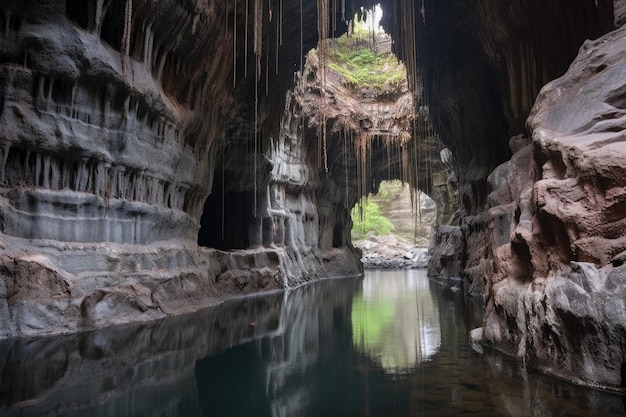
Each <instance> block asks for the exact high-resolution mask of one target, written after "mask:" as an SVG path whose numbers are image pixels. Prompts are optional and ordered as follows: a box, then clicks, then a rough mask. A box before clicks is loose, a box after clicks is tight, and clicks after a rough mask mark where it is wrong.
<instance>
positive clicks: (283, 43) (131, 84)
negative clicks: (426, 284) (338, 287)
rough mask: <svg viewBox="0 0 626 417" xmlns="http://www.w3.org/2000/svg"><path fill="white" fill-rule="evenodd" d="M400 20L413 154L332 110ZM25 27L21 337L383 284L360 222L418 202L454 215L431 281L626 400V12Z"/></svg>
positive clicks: (274, 1) (346, 111) (120, 15)
mask: <svg viewBox="0 0 626 417" xmlns="http://www.w3.org/2000/svg"><path fill="white" fill-rule="evenodd" d="M374 3H380V4H381V6H382V8H383V9H384V10H385V11H387V12H386V13H385V14H384V15H383V20H382V25H383V26H384V27H385V29H386V31H387V32H388V33H390V34H391V35H392V38H393V40H394V45H393V50H394V52H395V53H396V54H397V55H398V57H399V58H400V59H401V60H402V61H403V62H404V64H405V65H406V68H407V72H408V95H407V98H406V99H405V100H406V106H408V107H409V108H411V109H413V117H412V118H410V119H408V120H407V121H404V122H406V125H405V130H404V131H403V134H406V136H405V139H402V137H403V134H400V133H393V132H390V131H389V129H388V128H386V127H384V126H377V125H376V124H375V123H374V120H372V119H371V118H370V119H368V118H365V117H355V114H352V113H351V112H350V108H348V106H347V105H345V104H344V103H342V102H341V101H340V100H339V99H338V98H337V97H332V96H330V97H329V96H328V95H326V94H325V93H326V90H327V89H328V85H329V84H332V83H333V82H334V78H333V77H332V76H330V75H327V74H332V72H328V73H326V72H325V71H323V70H322V71H320V68H322V69H324V68H325V67H326V66H325V61H326V58H327V56H328V53H329V52H328V50H327V48H328V46H327V45H328V43H327V42H325V39H326V38H332V37H339V36H340V35H341V34H343V33H344V32H345V31H346V29H347V24H346V22H345V21H344V18H345V17H347V16H353V15H354V12H355V11H356V10H357V8H359V7H361V6H366V7H369V8H371V7H372V6H373V5H374ZM0 9H1V10H0V34H1V36H2V37H1V39H0V74H1V76H0V92H1V95H0V100H1V101H0V125H1V129H0V164H1V169H0V186H1V187H2V189H1V196H0V232H1V233H2V242H1V243H0V250H1V253H0V255H1V258H0V259H1V265H2V266H1V268H0V277H1V278H2V279H1V282H2V285H1V286H0V316H1V317H2V325H1V328H0V336H2V337H8V336H26V335H37V334H50V333H61V332H72V331H78V330H82V329H91V328H96V327H101V326H106V325H111V324H115V323H123V322H128V321H137V320H148V319H153V318H159V317H163V316H165V315H168V314H176V313H180V312H185V311H190V310H195V309H198V308H201V307H204V306H206V305H209V304H213V303H216V302H218V301H219V300H221V299H223V298H224V297H227V296H234V295H239V294H247V293H252V292H258V291H265V290H271V289H281V288H287V287H293V286H296V285H298V284H300V283H303V282H306V281H309V280H312V279H316V278H321V277H328V276H337V275H353V274H358V273H360V272H361V266H360V263H359V260H358V254H357V253H356V251H355V250H354V249H353V247H352V244H351V242H350V228H351V224H352V221H351V219H350V210H351V208H352V206H353V205H354V203H355V202H356V201H357V200H358V199H359V197H361V196H362V195H365V194H366V193H368V192H370V191H375V190H376V189H377V187H378V184H380V182H381V181H383V180H386V179H402V180H405V181H407V182H408V183H410V184H411V185H412V186H413V187H414V188H420V189H423V190H428V194H429V195H430V196H431V197H433V199H434V200H435V201H436V202H437V206H438V208H439V209H440V210H439V211H438V213H440V214H438V224H439V227H438V229H437V233H436V236H435V238H434V239H433V247H432V255H433V256H432V259H431V264H430V274H431V275H432V276H461V277H463V278H464V279H465V280H466V281H467V283H468V288H469V291H470V292H474V293H479V294H484V297H485V321H484V326H483V340H484V341H485V342H488V343H491V344H494V345H497V346H499V347H502V348H503V349H505V350H508V351H510V352H511V353H513V354H515V355H516V356H518V357H519V358H520V359H524V360H526V361H527V362H529V363H534V364H536V365H538V366H541V367H545V368H546V369H552V370H558V372H560V373H561V374H562V375H563V376H566V377H568V378H574V379H577V380H579V381H581V382H583V383H587V384H592V385H600V386H605V387H611V388H619V387H623V386H624V385H625V384H626V382H625V381H624V380H623V379H624V377H623V374H624V372H623V369H624V363H626V328H625V323H626V316H625V315H626V308H625V305H626V292H625V285H626V284H625V280H626V266H625V265H624V262H623V260H624V258H625V257H626V255H625V253H626V252H624V251H626V239H625V238H624V235H625V233H624V232H625V231H626V219H625V218H626V215H625V212H624V206H625V204H626V191H625V190H626V170H625V167H626V159H625V157H626V155H625V153H626V144H625V143H624V141H626V134H625V133H624V132H625V131H626V121H625V120H626V107H625V102H626V99H625V97H626V73H625V71H626V65H625V63H626V32H625V29H624V28H623V27H622V25H623V24H624V22H625V19H626V18H625V14H626V2H624V1H622V0H614V1H610V0H597V1H596V0H575V1H571V0H547V1H546V0H527V1H508V2H493V1H487V0H476V1H471V2H470V1H467V0H437V1H435V0H423V1H419V2H415V1H408V0H385V1H376V2H374V1H368V0H350V1H344V0H336V1H335V0H332V1H329V0H318V1H312V0H303V1H295V0H229V1H217V0H208V1H195V0H186V1H174V0H161V1H152V0H83V1H74V0H66V1H38V2H35V1H10V0H5V1H3V2H2V3H1V4H0ZM320 38H321V39H322V41H323V42H321V43H320V48H319V49H318V53H317V56H316V57H315V58H311V60H310V61H311V65H310V66H308V67H307V68H308V69H306V68H303V67H304V62H305V55H306V54H307V53H308V51H309V50H311V48H313V47H315V46H316V45H317V44H318V39H320ZM587 39H591V40H589V41H587ZM316 86H317V87H316ZM387 98H388V99H391V98H389V97H387ZM393 99H394V100H396V99H400V98H399V97H393ZM401 122H402V121H401ZM404 122H402V123H404ZM391 136H393V137H395V139H394V140H388V138H389V137H391ZM398 137H399V139H398ZM359 152H361V153H360V154H359ZM363 160H365V161H366V163H360V162H359V161H363ZM359 167H360V168H359ZM364 168H365V169H364ZM346 172H348V173H349V175H347V176H346ZM554 372H556V371H554Z"/></svg>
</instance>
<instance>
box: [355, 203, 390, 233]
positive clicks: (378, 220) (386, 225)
mask: <svg viewBox="0 0 626 417" xmlns="http://www.w3.org/2000/svg"><path fill="white" fill-rule="evenodd" d="M394 229H395V228H394V226H393V224H392V223H391V221H390V220H389V219H388V218H387V217H385V216H384V215H383V214H382V212H381V211H380V207H379V206H378V204H376V203H374V202H372V201H369V200H365V199H363V200H361V202H359V203H357V204H356V205H355V206H354V208H352V238H353V239H355V240H359V239H363V238H364V237H365V235H367V234H368V233H369V232H371V231H373V232H376V233H377V234H378V235H388V234H389V233H391V232H392V231H393V230H394Z"/></svg>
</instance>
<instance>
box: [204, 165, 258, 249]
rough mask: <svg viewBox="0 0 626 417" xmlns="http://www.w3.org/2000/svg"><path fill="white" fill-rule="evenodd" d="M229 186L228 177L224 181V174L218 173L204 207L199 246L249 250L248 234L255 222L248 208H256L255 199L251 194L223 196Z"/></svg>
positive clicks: (228, 194)
mask: <svg viewBox="0 0 626 417" xmlns="http://www.w3.org/2000/svg"><path fill="white" fill-rule="evenodd" d="M229 182H230V178H229V175H228V174H226V175H225V178H224V180H222V173H221V172H219V171H218V172H216V173H215V178H214V180H213V189H212V191H211V195H209V197H208V198H207V200H206V202H205V203H204V210H203V212H202V217H201V218H200V231H199V232H198V245H200V246H207V247H212V248H217V249H221V250H230V249H245V248H248V247H249V246H250V238H249V235H248V231H249V229H250V223H251V222H252V220H253V218H252V214H251V213H250V209H249V207H252V205H253V196H252V193H250V192H235V191H227V192H226V193H223V191H222V187H223V186H224V185H227V184H228V183H229ZM226 188H228V187H227V186H226Z"/></svg>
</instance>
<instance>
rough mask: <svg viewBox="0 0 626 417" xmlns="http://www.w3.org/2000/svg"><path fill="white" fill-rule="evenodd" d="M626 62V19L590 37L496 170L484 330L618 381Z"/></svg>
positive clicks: (572, 373) (562, 367) (561, 368)
mask: <svg viewBox="0 0 626 417" xmlns="http://www.w3.org/2000/svg"><path fill="white" fill-rule="evenodd" d="M624 62H626V28H622V29H620V30H617V31H615V32H611V33H609V34H608V35H606V36H604V37H601V38H599V39H597V40H595V41H588V42H586V43H585V44H584V45H583V47H582V48H581V50H580V52H579V54H578V57H577V58H576V59H575V60H574V62H573V63H572V65H571V66H570V68H569V70H568V72H567V73H566V74H565V75H564V76H563V77H561V78H559V79H557V80H555V81H553V82H550V83H548V84H547V85H546V86H545V87H544V88H543V89H542V90H541V93H540V94H539V97H538V99H537V102H536V103H535V105H534V107H533V110H532V112H531V115H530V117H529V120H528V123H529V129H530V131H531V133H532V143H529V144H528V145H526V146H516V148H518V150H517V152H516V153H515V154H514V155H513V158H512V159H511V161H509V162H507V163H506V164H504V165H502V166H501V167H499V168H497V169H496V170H495V171H494V172H493V173H492V174H491V176H490V180H491V181H490V182H491V185H492V188H493V190H494V191H493V192H492V193H491V194H490V200H491V203H492V206H493V208H491V210H490V214H491V223H490V230H491V242H490V249H491V254H490V255H491V256H490V257H489V261H488V262H486V263H485V264H484V265H485V269H486V271H485V278H486V283H487V288H486V292H485V295H486V307H485V313H486V315H485V327H484V332H485V340H487V341H488V342H490V343H493V344H496V345H498V346H501V347H504V348H507V349H509V350H510V351H512V352H513V353H514V354H515V355H516V356H518V357H519V358H523V359H525V360H528V361H529V362H531V363H535V364H538V365H539V366H542V367H546V368H548V369H550V370H552V372H554V373H557V374H560V375H562V376H565V377H567V378H570V379H574V380H579V381H581V382H583V383H588V384H592V385H600V386H608V387H621V386H623V385H624V382H625V381H624V369H625V368H626V366H625V365H624V364H625V363H626V336H625V335H626V316H625V315H624V312H625V310H624V306H625V305H626V286H625V285H626V281H624V274H625V271H626V269H625V266H624V265H623V264H624V254H625V253H626V252H624V251H625V250H626V240H625V239H624V234H625V232H626V218H625V217H624V213H625V212H624V207H625V204H626V191H625V190H626V188H625V186H626V170H625V168H626V167H625V165H624V160H625V158H626V146H625V143H626V134H625V132H626V108H625V106H624V103H625V101H624V100H625V97H626V84H625V80H626V67H625V66H624ZM518 141H519V140H518ZM519 145H523V144H519Z"/></svg>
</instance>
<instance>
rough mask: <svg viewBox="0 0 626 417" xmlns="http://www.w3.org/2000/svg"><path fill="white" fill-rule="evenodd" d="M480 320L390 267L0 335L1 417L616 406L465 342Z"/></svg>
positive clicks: (613, 411) (482, 411)
mask: <svg viewBox="0 0 626 417" xmlns="http://www.w3.org/2000/svg"><path fill="white" fill-rule="evenodd" d="M480 323H481V306H480V302H479V300H475V299H467V298H465V297H464V296H463V295H462V294H461V292H452V291H450V290H449V289H447V288H446V287H444V286H441V285H439V284H437V283H436V282H434V281H429V280H428V279H427V278H426V277H425V276H424V274H423V272H421V271H405V272H404V271H403V272H396V273H389V272H384V273H382V272H381V273H368V274H367V275H366V277H365V278H364V279H341V280H330V281H323V282H318V283H315V284H313V285H308V286H305V287H302V288H299V289H297V290H294V291H291V292H288V293H284V294H283V293H281V294H273V295H270V296H264V297H258V298H247V299H242V300H239V301H235V302H231V303H227V304H224V305H221V306H219V307H216V308H212V309H208V310H205V311H202V312H199V313H196V314H191V315H187V316H182V317H175V318H170V319H166V320H162V321H158V322H151V323H144V324H142V325H136V326H126V327H117V328H110V329H103V330H100V331H97V332H91V333H86V334H81V335H72V336H67V337H54V338H39V339H24V340H10V341H2V342H0V415H2V416H5V415H6V416H11V417H12V416H84V415H90V416H92V415H93V416H105V415H107V416H108V415H116V416H125V415H128V416H268V417H270V416H271V417H283V416H495V415H497V416H513V417H517V416H537V417H539V416H541V417H543V416H546V417H551V416H554V417H556V416H588V415H602V416H611V415H613V416H617V415H624V411H625V410H624V401H623V397H621V396H618V395H613V394H610V393H605V392H600V391H593V390H587V389H583V388H581V387H576V386H572V385H569V384H565V383H561V382H560V381H558V380H555V379H552V378H547V377H545V376H543V375H541V374H539V373H537V372H534V371H532V370H530V369H525V368H523V367H520V364H519V363H517V362H515V361H513V360H511V359H509V358H507V357H503V356H501V355H499V354H497V353H495V352H492V351H487V352H486V353H485V354H484V355H479V354H478V353H476V352H474V351H472V350H471V348H470V347H469V345H468V343H467V333H468V331H469V330H470V329H472V328H474V327H476V326H479V325H480Z"/></svg>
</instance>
